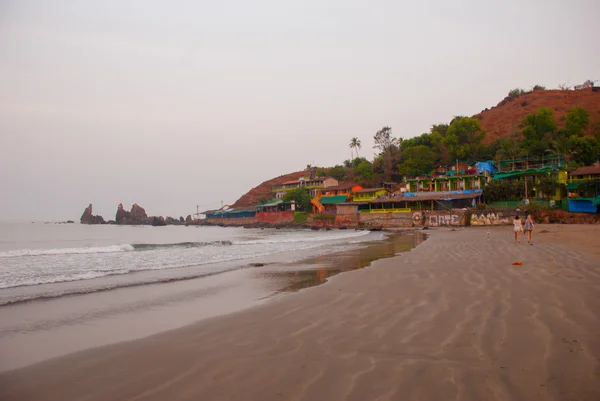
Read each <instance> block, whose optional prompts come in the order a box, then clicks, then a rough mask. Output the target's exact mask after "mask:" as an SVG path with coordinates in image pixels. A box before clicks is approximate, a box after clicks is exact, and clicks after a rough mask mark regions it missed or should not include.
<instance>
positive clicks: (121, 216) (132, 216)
mask: <svg viewBox="0 0 600 401" xmlns="http://www.w3.org/2000/svg"><path fill="white" fill-rule="evenodd" d="M153 221H154V220H153V218H152V217H148V215H147V214H146V210H144V208H143V207H141V206H140V205H138V204H137V203H134V204H133V206H132V207H131V211H130V212H128V211H127V210H125V208H124V207H123V204H122V203H120V204H119V207H118V208H117V214H116V216H115V222H116V223H117V224H131V225H141V224H148V225H150V224H153Z"/></svg>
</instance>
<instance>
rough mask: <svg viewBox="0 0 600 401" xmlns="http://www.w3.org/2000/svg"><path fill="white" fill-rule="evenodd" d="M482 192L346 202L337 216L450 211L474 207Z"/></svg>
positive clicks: (424, 193) (339, 209)
mask: <svg viewBox="0 0 600 401" xmlns="http://www.w3.org/2000/svg"><path fill="white" fill-rule="evenodd" d="M482 195H483V190H481V189H477V190H464V191H446V192H418V193H416V192H406V193H402V194H399V195H396V196H387V197H385V196H384V197H379V198H376V199H372V200H370V201H365V202H355V201H353V202H346V203H340V204H338V205H337V208H338V211H337V213H338V214H340V215H341V214H354V213H407V212H414V211H421V210H430V211H436V210H451V209H464V208H469V207H474V206H476V205H477V203H478V202H479V201H480V199H481V196H482Z"/></svg>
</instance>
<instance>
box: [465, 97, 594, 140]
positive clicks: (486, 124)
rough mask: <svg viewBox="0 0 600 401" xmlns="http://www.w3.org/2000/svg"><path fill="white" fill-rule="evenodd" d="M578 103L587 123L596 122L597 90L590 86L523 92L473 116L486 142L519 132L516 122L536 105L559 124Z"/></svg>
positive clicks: (533, 110)
mask: <svg viewBox="0 0 600 401" xmlns="http://www.w3.org/2000/svg"><path fill="white" fill-rule="evenodd" d="M576 106H581V107H583V108H584V109H586V110H587V111H588V112H589V113H590V125H591V126H593V125H594V124H600V91H599V92H594V91H593V90H592V89H591V88H589V89H580V90H540V91H533V92H530V93H525V94H523V95H521V96H519V97H517V98H515V99H512V100H511V99H504V100H502V101H501V102H500V103H498V105H497V106H495V107H492V108H490V109H485V110H483V111H482V112H481V113H479V114H476V115H474V116H473V117H474V118H477V119H479V120H480V123H481V127H482V128H483V129H484V130H485V131H486V132H487V135H486V137H485V140H484V141H485V142H486V143H488V144H489V143H491V142H493V141H495V140H496V139H499V138H503V137H505V136H510V135H511V134H513V133H516V132H519V124H520V123H521V121H523V119H524V118H525V116H526V115H527V114H530V113H535V112H536V111H537V109H538V108H540V107H548V108H550V109H552V110H553V111H554V119H555V120H556V122H557V124H558V125H559V127H562V126H563V125H564V117H565V115H566V114H567V111H569V109H571V108H573V107H576Z"/></svg>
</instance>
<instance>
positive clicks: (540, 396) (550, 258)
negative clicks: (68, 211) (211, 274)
mask: <svg viewBox="0 0 600 401" xmlns="http://www.w3.org/2000/svg"><path fill="white" fill-rule="evenodd" d="M427 233H428V235H429V238H428V239H427V240H426V241H424V242H423V243H421V244H420V245H419V246H418V247H417V248H415V249H413V250H412V251H410V252H407V253H403V254H400V255H399V256H396V257H393V258H388V259H381V260H378V261H376V262H374V263H373V265H372V266H370V267H369V268H367V269H361V270H356V271H353V272H348V273H344V274H340V275H337V276H335V277H333V278H331V279H330V280H329V281H328V282H327V283H326V284H324V285H320V286H317V287H314V288H310V289H307V290H304V291H300V292H297V293H294V294H291V295H286V296H282V297H278V298H277V299H275V300H272V301H269V302H266V303H265V304H263V305H261V306H257V307H254V308H251V309H248V310H245V311H242V312H238V313H233V314H229V315H225V316H220V317H216V318H212V319H208V320H205V321H202V322H200V323H197V324H194V325H190V326H186V327H184V328H181V329H177V330H174V331H170V332H166V333H162V334H158V335H155V336H152V337H148V338H145V339H141V340H136V341H131V342H125V343H120V344H116V345H109V346H105V347H101V348H95V349H90V350H85V351H81V352H78V353H74V354H70V355H67V356H64V357H60V358H56V359H52V360H49V361H46V362H43V363H39V364H36V365H32V366H29V367H26V368H23V369H18V370H14V371H9V372H5V373H2V374H0V400H11V401H20V400H48V401H50V400H60V401H63V400H103V401H104V400H131V401H133V400H211V401H214V400H261V401H269V400H358V401H364V400H590V401H592V400H599V399H600V361H599V358H600V337H599V336H598V333H599V332H600V319H599V317H600V297H599V296H598V294H600V253H599V251H598V248H599V247H598V244H599V240H598V236H599V234H600V227H598V226H557V225H538V226H537V232H536V233H535V235H534V242H535V245H533V246H529V245H527V243H526V242H525V241H523V242H522V243H521V244H515V243H514V241H513V238H512V231H511V227H496V228H493V229H492V230H491V239H489V240H488V238H487V235H486V233H487V228H457V229H456V230H449V229H435V230H429V231H428V232H427ZM514 262H521V263H522V265H518V266H514V265H513V263H514Z"/></svg>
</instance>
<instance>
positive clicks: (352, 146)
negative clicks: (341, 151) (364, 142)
mask: <svg viewBox="0 0 600 401" xmlns="http://www.w3.org/2000/svg"><path fill="white" fill-rule="evenodd" d="M361 147H362V146H361V144H360V139H358V138H357V137H354V138H352V139H351V140H350V149H354V151H355V152H356V157H358V149H360V148H361Z"/></svg>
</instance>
